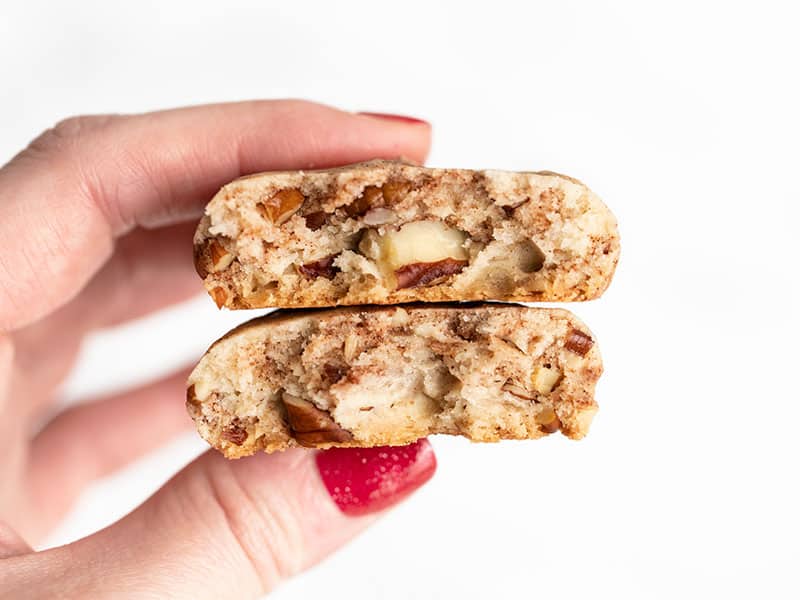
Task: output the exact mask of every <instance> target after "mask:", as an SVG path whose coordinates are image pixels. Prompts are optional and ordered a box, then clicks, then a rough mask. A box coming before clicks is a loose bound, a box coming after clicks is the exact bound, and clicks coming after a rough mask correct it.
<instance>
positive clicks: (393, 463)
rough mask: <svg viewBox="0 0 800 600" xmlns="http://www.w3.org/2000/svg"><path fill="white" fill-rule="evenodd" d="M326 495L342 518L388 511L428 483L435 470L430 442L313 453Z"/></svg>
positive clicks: (434, 456) (333, 449)
mask: <svg viewBox="0 0 800 600" xmlns="http://www.w3.org/2000/svg"><path fill="white" fill-rule="evenodd" d="M317 468H318V469H319V474H320V476H321V477H322V481H323V483H324V484H325V487H326V488H327V489H328V493H329V494H330V495H331V498H333V501H334V502H336V505H337V506H338V507H339V509H340V510H341V511H342V512H343V513H345V514H346V515H352V516H356V515H366V514H369V513H372V512H377V511H379V510H383V509H384V508H388V507H390V506H392V505H393V504H396V503H397V502H400V500H402V499H403V498H405V497H406V496H408V495H409V494H411V492H413V491H414V490H416V489H417V488H418V487H420V486H421V485H422V484H423V483H425V482H426V481H428V480H429V479H430V478H431V477H432V476H433V473H434V471H436V455H435V454H434V453H433V448H432V447H431V445H430V442H428V440H426V439H421V440H417V441H416V442H414V443H413V444H410V445H408V446H397V447H393V446H382V447H380V448H331V449H330V450H324V451H322V452H319V453H317Z"/></svg>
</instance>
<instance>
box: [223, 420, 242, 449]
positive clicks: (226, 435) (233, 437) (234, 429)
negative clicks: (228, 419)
mask: <svg viewBox="0 0 800 600" xmlns="http://www.w3.org/2000/svg"><path fill="white" fill-rule="evenodd" d="M220 437H222V439H223V440H226V441H228V442H230V443H231V444H236V445H237V446H241V445H242V444H244V441H245V440H246V439H247V430H246V429H244V428H243V427H241V426H240V425H239V423H238V421H234V422H233V424H232V425H229V426H228V427H226V428H225V429H223V430H222V435H221V436H220Z"/></svg>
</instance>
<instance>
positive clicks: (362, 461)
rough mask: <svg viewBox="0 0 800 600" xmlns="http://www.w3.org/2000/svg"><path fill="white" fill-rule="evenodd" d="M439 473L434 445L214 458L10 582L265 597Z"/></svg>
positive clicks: (126, 592)
mask: <svg viewBox="0 0 800 600" xmlns="http://www.w3.org/2000/svg"><path fill="white" fill-rule="evenodd" d="M435 469H436V459H435V457H434V454H433V450H432V449H431V447H430V444H429V443H428V441H427V440H420V441H418V442H416V443H415V444H412V445H410V446H404V447H398V448H370V449H360V448H346V449H332V450H328V451H324V452H318V453H315V452H311V451H306V450H291V451H287V452H284V453H282V454H274V455H270V456H265V455H260V456H253V457H249V458H244V459H240V460H238V461H228V460H226V459H224V458H222V457H221V456H220V455H218V454H217V453H215V452H208V453H206V454H205V455H203V456H201V457H200V458H198V459H197V460H196V461H194V462H193V463H192V464H190V465H189V466H188V467H187V468H186V469H184V470H183V471H182V472H180V473H179V474H178V475H176V476H175V477H174V478H173V479H172V480H171V481H170V482H169V483H167V485H166V486H165V487H164V488H162V489H161V490H160V491H159V492H157V493H156V494H155V495H154V496H153V497H152V498H151V499H150V500H148V501H147V502H146V503H145V504H143V505H142V506H141V507H139V508H138V509H137V510H135V511H134V512H133V513H131V514H130V515H128V516H127V517H125V518H124V519H122V520H121V521H119V522H117V523H116V524H114V525H112V526H111V527H109V528H107V529H105V530H102V531H100V532H98V533H96V534H94V535H92V536H90V537H88V538H85V539H83V540H80V541H78V542H76V543H74V544H71V545H69V546H64V547H62V548H56V549H53V550H49V551H46V552H42V553H39V554H36V555H28V557H32V558H31V559H35V560H40V561H43V564H41V565H39V566H38V567H36V568H27V569H12V570H10V571H9V572H11V573H15V572H17V573H18V572H22V573H27V574H28V575H29V576H38V575H40V576H41V584H42V585H44V586H46V589H44V590H42V591H45V592H46V591H51V590H53V591H55V590H58V592H59V593H60V594H64V593H65V592H67V593H66V596H68V597H72V596H76V597H81V598H91V597H104V598H105V597H114V598H118V597H136V598H142V597H149V596H152V597H158V598H163V597H180V598H184V597H186V598H198V599H199V598H234V597H235V598H237V599H241V598H250V597H256V596H259V595H260V594H262V593H264V592H267V591H270V590H271V589H273V588H274V587H275V586H276V585H277V584H278V583H280V582H281V581H282V580H283V579H285V578H287V577H289V576H291V575H293V574H295V573H297V572H298V571H301V570H303V569H306V568H308V567H309V566H311V565H313V564H314V563H316V562H318V561H319V560H321V559H322V558H324V557H325V556H327V555H329V554H330V553H331V552H333V551H334V550H336V549H337V548H338V547H340V546H341V545H342V544H344V543H345V542H347V541H348V540H349V539H351V538H352V537H354V536H355V535H356V534H357V533H359V532H360V531H361V530H363V529H364V528H365V527H366V526H368V525H369V524H370V523H372V522H373V521H374V519H375V518H376V516H377V514H378V513H379V512H380V511H382V510H383V509H385V508H387V507H389V506H391V505H392V504H394V503H396V502H398V501H399V500H401V499H402V498H404V497H405V496H407V495H408V494H410V493H411V492H413V491H414V490H415V489H417V488H418V487H419V486H421V485H422V484H423V483H425V482H426V481H427V480H428V479H430V477H431V476H432V475H433V472H434V470H435ZM22 558H23V557H17V558H12V559H11V560H20V559H22ZM48 565H53V568H52V569H50V568H48ZM20 583H21V584H22V585H24V587H21V588H19V589H20V591H27V592H30V591H31V589H36V585H38V582H31V581H30V580H28V581H26V582H20ZM32 585H33V586H34V587H33V588H32V587H31V586H32ZM37 591H38V590H37ZM34 595H36V594H34ZM12 596H13V594H12ZM60 597H63V596H60Z"/></svg>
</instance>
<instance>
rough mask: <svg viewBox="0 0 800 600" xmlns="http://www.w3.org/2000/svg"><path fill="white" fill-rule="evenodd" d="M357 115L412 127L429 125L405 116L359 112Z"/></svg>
mask: <svg viewBox="0 0 800 600" xmlns="http://www.w3.org/2000/svg"><path fill="white" fill-rule="evenodd" d="M358 114H360V115H364V116H366V117H374V118H376V119H386V120H387V121H400V122H402V123H409V124H414V125H417V124H420V123H424V124H425V125H429V123H428V122H427V121H426V120H424V119H418V118H416V117H409V116H407V115H393V114H390V113H374V112H360V113H358Z"/></svg>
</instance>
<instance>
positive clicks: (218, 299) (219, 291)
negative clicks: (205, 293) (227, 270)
mask: <svg viewBox="0 0 800 600" xmlns="http://www.w3.org/2000/svg"><path fill="white" fill-rule="evenodd" d="M209 294H211V298H213V300H214V302H215V303H216V305H217V308H222V307H223V306H225V303H226V302H227V301H228V293H227V292H226V291H225V288H221V287H215V288H212V289H211V291H210V292H209Z"/></svg>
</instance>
